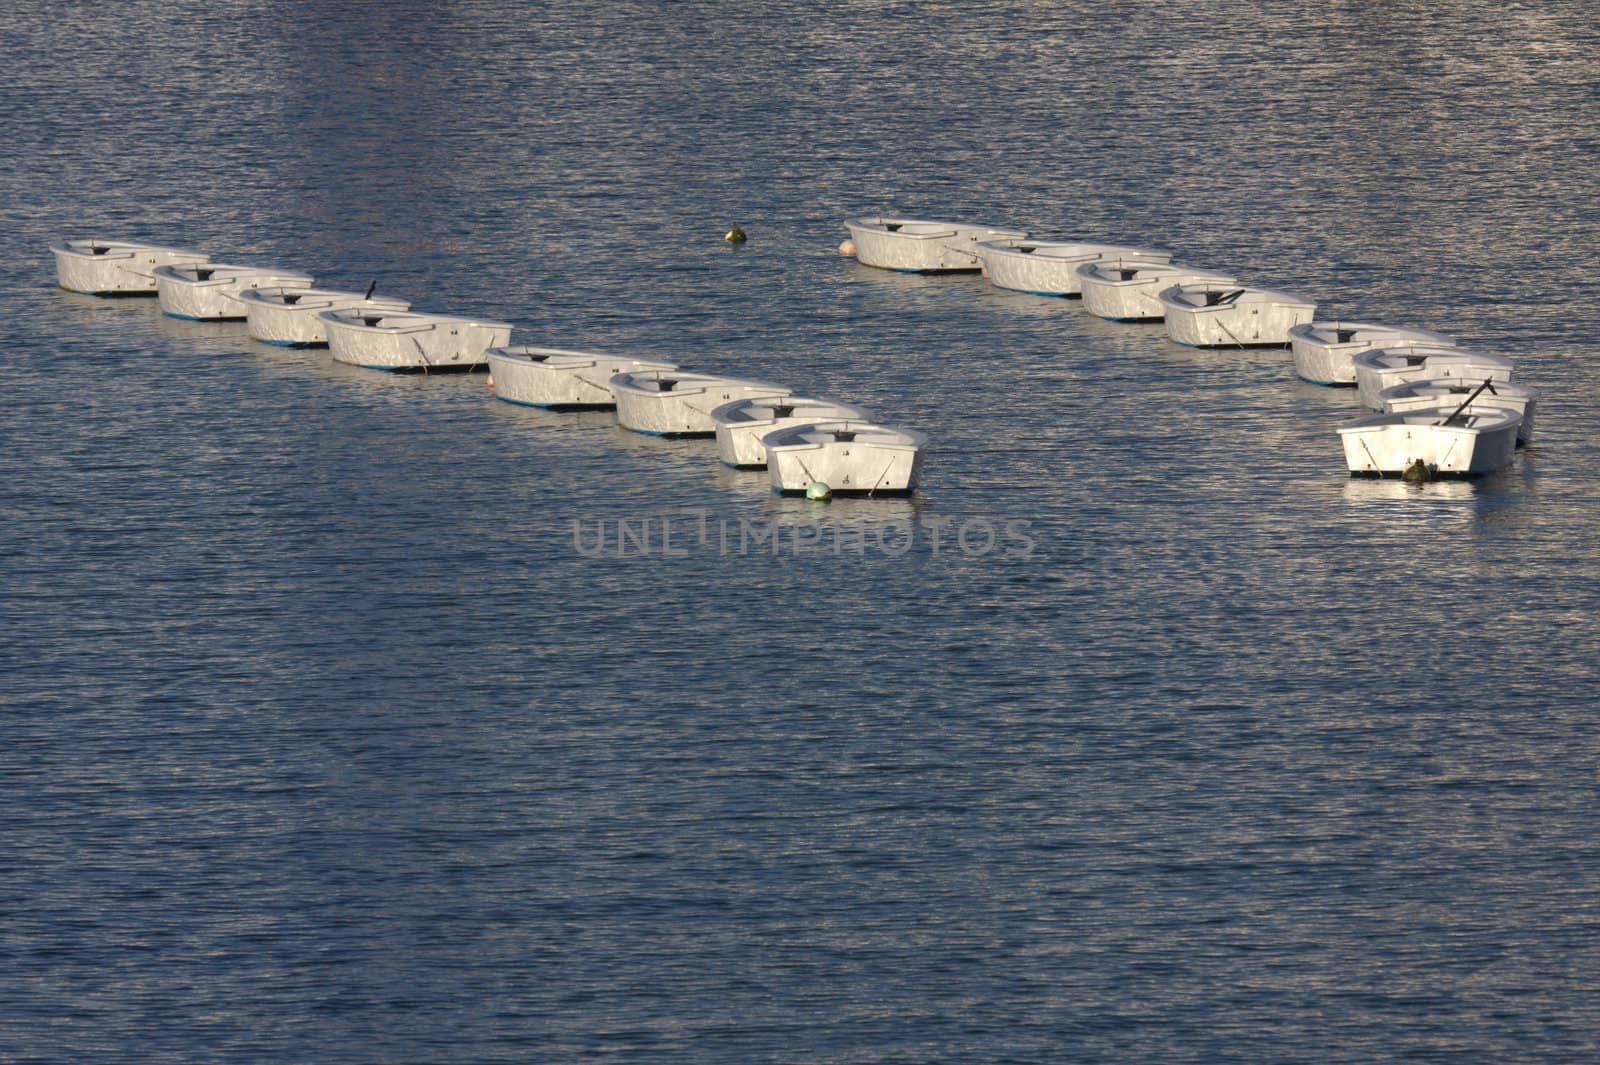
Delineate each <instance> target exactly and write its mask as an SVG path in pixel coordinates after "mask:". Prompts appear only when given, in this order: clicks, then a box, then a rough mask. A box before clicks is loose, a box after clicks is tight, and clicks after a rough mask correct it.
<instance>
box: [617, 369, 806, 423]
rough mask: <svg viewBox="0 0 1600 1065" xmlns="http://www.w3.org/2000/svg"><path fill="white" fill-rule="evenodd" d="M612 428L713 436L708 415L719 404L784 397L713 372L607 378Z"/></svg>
mask: <svg viewBox="0 0 1600 1065" xmlns="http://www.w3.org/2000/svg"><path fill="white" fill-rule="evenodd" d="M611 391H612V393H613V394H614V395H615V396H616V402H617V424H618V425H620V426H622V427H623V428H624V429H631V430H633V431H634V432H636V433H647V434H649V435H651V436H715V435H716V433H717V423H716V422H715V421H714V420H713V419H712V417H711V412H712V411H713V410H715V409H716V408H717V407H720V406H722V405H723V404H724V403H732V402H733V401H734V400H736V399H751V398H754V397H757V396H787V395H788V394H789V392H790V391H791V390H790V389H788V388H785V387H784V386H783V385H775V384H771V383H769V382H766V381H748V380H743V379H740V378H737V377H718V376H716V375H715V374H705V373H685V372H682V371H671V372H669V371H663V370H649V371H640V372H638V373H619V374H617V375H616V376H615V377H613V378H612V379H611Z"/></svg>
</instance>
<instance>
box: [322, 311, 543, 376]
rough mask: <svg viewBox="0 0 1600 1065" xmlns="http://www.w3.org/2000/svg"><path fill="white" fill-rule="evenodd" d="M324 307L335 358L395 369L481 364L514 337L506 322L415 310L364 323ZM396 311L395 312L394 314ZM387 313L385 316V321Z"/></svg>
mask: <svg viewBox="0 0 1600 1065" xmlns="http://www.w3.org/2000/svg"><path fill="white" fill-rule="evenodd" d="M341 313H343V312H339V311H323V312H322V320H323V326H324V328H326V329H327V331H328V350H329V351H330V352H332V354H333V359H334V361H335V362H342V363H346V364H348V365H350V366H360V367H363V368H365V369H368V370H387V371H389V372H392V373H448V372H459V371H466V370H473V369H476V368H478V367H480V366H482V365H484V363H485V362H486V361H487V357H486V355H485V352H486V351H487V350H488V349H489V348H494V347H504V346H505V344H506V343H507V342H508V341H509V340H510V339H511V326H510V325H509V324H507V323H505V322H479V321H473V320H471V319H465V318H446V317H443V316H439V317H433V316H423V315H415V316H411V317H412V318H413V319H415V320H414V321H412V322H411V324H407V325H403V326H388V327H385V326H381V325H370V326H369V325H365V324H363V322H364V321H365V319H360V318H357V319H356V320H355V321H350V320H348V319H341V318H340V317H338V315H340V314H341ZM391 317H393V316H391ZM381 320H382V319H380V321H381Z"/></svg>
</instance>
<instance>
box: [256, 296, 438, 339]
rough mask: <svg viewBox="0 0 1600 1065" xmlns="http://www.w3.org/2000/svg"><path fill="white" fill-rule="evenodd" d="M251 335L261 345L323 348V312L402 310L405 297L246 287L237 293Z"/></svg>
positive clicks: (406, 304) (405, 305)
mask: <svg viewBox="0 0 1600 1065" xmlns="http://www.w3.org/2000/svg"><path fill="white" fill-rule="evenodd" d="M238 298H239V302H240V304H242V305H243V306H244V312H245V320H246V322H247V323H248V325H247V328H248V329H249V331H250V335H251V336H252V337H255V338H256V339H257V340H259V341H261V342H262V343H263V344H277V345H278V346H280V347H285V348H310V347H326V346H327V344H328V329H327V325H326V323H324V322H323V320H322V318H321V317H320V315H321V314H322V312H323V311H341V310H352V309H354V310H362V311H405V310H410V309H411V304H410V303H409V302H407V301H406V300H401V299H393V298H391V297H388V296H367V295H363V294H362V293H360V292H338V291H335V290H333V289H324V288H303V287H295V286H280V287H269V288H247V289H245V290H244V291H242V292H240V293H239V297H238Z"/></svg>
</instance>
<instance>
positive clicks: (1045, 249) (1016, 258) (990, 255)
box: [977, 240, 1172, 299]
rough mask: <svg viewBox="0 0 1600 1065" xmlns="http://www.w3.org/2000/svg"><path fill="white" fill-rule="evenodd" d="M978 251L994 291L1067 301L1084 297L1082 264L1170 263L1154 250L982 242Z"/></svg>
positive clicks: (1097, 245)
mask: <svg viewBox="0 0 1600 1065" xmlns="http://www.w3.org/2000/svg"><path fill="white" fill-rule="evenodd" d="M977 251H978V254H979V255H980V256H981V257H982V259H983V267H984V270H985V271H986V272H987V273H988V275H989V283H990V284H991V285H993V286H995V287H996V288H1003V289H1009V290H1011V291H1014V292H1028V293H1032V294H1033V295H1035V296H1062V297H1065V298H1068V299H1072V298H1076V297H1079V296H1081V295H1082V294H1083V284H1082V281H1081V279H1080V278H1079V277H1078V267H1079V266H1081V265H1083V264H1084V263H1089V262H1098V261H1100V260H1102V259H1109V258H1122V259H1133V258H1139V259H1142V260H1144V261H1146V262H1152V263H1165V262H1170V261H1171V260H1172V256H1171V255H1170V254H1168V253H1167V252H1163V251H1159V250H1157V249H1154V248H1134V247H1122V246H1119V245H1113V244H1047V243H1040V242H1034V241H1028V240H1008V241H984V242H982V243H980V244H979V245H978V246H977Z"/></svg>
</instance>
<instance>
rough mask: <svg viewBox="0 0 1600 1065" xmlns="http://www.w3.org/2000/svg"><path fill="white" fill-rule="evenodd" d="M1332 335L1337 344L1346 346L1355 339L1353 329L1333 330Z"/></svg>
mask: <svg viewBox="0 0 1600 1065" xmlns="http://www.w3.org/2000/svg"><path fill="white" fill-rule="evenodd" d="M1333 335H1334V336H1335V337H1336V338H1338V343H1340V344H1348V343H1350V341H1352V340H1354V339H1355V338H1356V331H1355V330H1354V329H1335V330H1334V331H1333Z"/></svg>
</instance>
